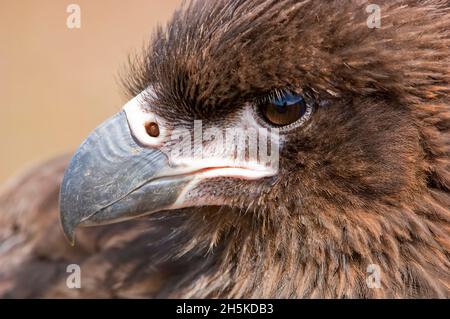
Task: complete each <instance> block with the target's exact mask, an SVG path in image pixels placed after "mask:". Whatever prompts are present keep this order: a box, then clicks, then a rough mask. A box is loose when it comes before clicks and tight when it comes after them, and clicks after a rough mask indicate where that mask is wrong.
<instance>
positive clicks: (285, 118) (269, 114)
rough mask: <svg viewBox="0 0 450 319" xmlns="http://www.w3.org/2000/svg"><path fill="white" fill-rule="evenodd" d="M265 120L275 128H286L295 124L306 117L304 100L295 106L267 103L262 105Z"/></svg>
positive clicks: (300, 100)
mask: <svg viewBox="0 0 450 319" xmlns="http://www.w3.org/2000/svg"><path fill="white" fill-rule="evenodd" d="M261 112H262V114H263V115H264V117H265V119H266V120H267V121H268V122H269V123H271V124H272V125H275V126H286V125H290V124H293V123H295V122H296V121H298V120H299V119H301V118H302V117H303V115H305V112H306V104H305V101H304V100H303V99H299V101H298V102H296V103H293V104H288V103H287V102H286V103H283V104H280V103H273V102H267V103H265V104H263V105H261Z"/></svg>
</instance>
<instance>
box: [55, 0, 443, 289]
mask: <svg viewBox="0 0 450 319" xmlns="http://www.w3.org/2000/svg"><path fill="white" fill-rule="evenodd" d="M377 3H378V7H377V8H375V10H378V9H379V10H381V11H380V12H379V13H380V17H381V20H380V21H379V22H380V26H379V27H380V28H373V27H371V26H370V23H369V22H370V21H369V20H370V15H371V14H372V12H371V11H370V10H367V8H368V5H369V3H367V2H365V1H356V0H355V1H312V0H304V1H297V0H232V1H229V0H227V1H225V0H217V1H212V0H211V1H193V2H189V3H188V4H186V5H184V6H183V7H182V8H181V9H180V10H179V11H177V12H176V14H175V15H174V17H173V19H172V20H171V22H170V23H169V24H168V25H167V27H165V28H159V29H158V30H157V31H156V32H155V34H154V37H153V39H152V41H151V45H150V46H149V48H148V49H147V50H146V51H145V53H144V54H143V55H142V58H139V59H134V60H133V61H132V63H131V67H130V70H131V72H130V77H129V78H127V79H126V84H127V88H128V91H129V92H130V95H131V100H130V102H128V103H127V104H126V105H125V106H124V108H123V110H122V111H120V112H119V113H118V114H117V115H115V116H114V117H112V118H111V119H110V120H108V121H106V122H105V123H104V124H103V125H101V126H100V127H99V128H97V129H96V130H95V131H94V132H93V133H92V134H91V135H90V136H89V137H88V138H87V140H86V141H85V142H84V143H83V144H82V146H81V147H80V148H79V150H78V151H77V152H76V154H75V155H74V157H73V159H72V162H71V164H70V166H69V168H68V169H67V171H66V174H65V178H64V182H63V185H62V189H61V198H60V199H61V218H62V223H63V227H64V230H65V233H66V234H67V235H68V237H69V238H70V239H72V240H73V239H74V231H75V228H76V227H77V226H80V225H81V226H93V225H102V224H109V223H114V222H118V221H124V220H128V219H132V218H136V217H142V216H145V215H149V214H153V213H156V212H161V211H163V212H164V213H163V214H162V215H161V216H163V217H162V218H163V219H164V218H165V217H164V216H170V215H171V214H176V213H177V212H179V211H180V210H182V211H183V213H184V215H185V218H184V222H183V223H182V224H181V225H179V229H177V231H179V232H182V233H183V234H184V236H185V239H186V240H185V242H184V245H183V246H181V245H180V247H177V248H178V249H179V250H189V249H196V247H203V248H205V247H206V248H207V253H210V254H216V255H215V260H216V261H215V263H214V267H213V268H214V269H216V272H215V273H211V272H209V273H208V274H205V276H208V278H209V279H208V283H209V284H210V285H211V286H210V288H208V289H210V290H208V291H209V292H210V293H211V295H225V296H266V297H267V296H284V297H293V296H297V297H300V296H312V297H314V296H336V297H342V296H347V297H357V296H384V297H393V296H394V297H395V296H424V295H427V296H437V297H442V296H449V286H450V275H449V271H450V260H449V253H450V209H449V207H450V193H449V192H450V103H449V90H450V86H449V81H450V69H449V66H450V53H449V50H450V49H449V48H450V11H449V8H450V6H449V3H448V1H440V0H430V1H419V0H395V1H392V0H390V1H378V2H377ZM368 21H369V22H368ZM232 133H235V134H232ZM242 137H243V141H244V142H242V140H241V143H237V142H236V141H238V140H239V139H240V138H241V139H242ZM240 155H242V156H240ZM194 207H195V209H194ZM205 207H206V208H205ZM189 208H190V209H189ZM177 254H179V251H177V250H176V249H175V250H174V251H168V252H167V255H173V256H175V255H177ZM370 265H376V266H378V267H379V268H380V269H381V272H382V276H383V277H382V278H383V280H382V283H381V284H382V289H371V288H373V287H370V285H369V287H368V285H367V284H366V277H367V276H368V273H367V269H368V267H369V266H370ZM211 267H212V266H211ZM220 275H223V276H224V277H220ZM224 278H226V279H224ZM237 279H239V281H238V280H237ZM205 289H206V288H205ZM213 291H214V293H213ZM205 294H206V293H205Z"/></svg>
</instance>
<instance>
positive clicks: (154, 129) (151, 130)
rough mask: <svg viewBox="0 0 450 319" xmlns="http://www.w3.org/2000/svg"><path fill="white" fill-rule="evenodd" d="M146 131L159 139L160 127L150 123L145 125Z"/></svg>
mask: <svg viewBox="0 0 450 319" xmlns="http://www.w3.org/2000/svg"><path fill="white" fill-rule="evenodd" d="M145 131H146V132H147V134H148V135H150V136H151V137H159V134H160V132H159V126H158V124H157V123H155V122H149V123H146V124H145Z"/></svg>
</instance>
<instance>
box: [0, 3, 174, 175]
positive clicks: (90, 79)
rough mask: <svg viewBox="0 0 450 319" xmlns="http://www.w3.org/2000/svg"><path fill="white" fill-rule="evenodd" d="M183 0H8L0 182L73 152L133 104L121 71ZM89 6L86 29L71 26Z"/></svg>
mask: <svg viewBox="0 0 450 319" xmlns="http://www.w3.org/2000/svg"><path fill="white" fill-rule="evenodd" d="M181 2H182V1H181V0H129V1H123V0H69V1H65V0H18V1H12V0H0V184H1V183H3V182H4V181H6V179H7V178H8V177H11V176H13V175H14V174H16V173H17V172H19V171H20V169H22V168H24V166H27V165H30V164H32V163H36V162H38V161H41V160H45V159H48V158H51V157H52V156H55V155H58V154H62V153H65V152H70V151H73V150H74V149H75V148H76V147H77V146H78V145H79V144H80V143H81V142H82V141H83V139H84V138H85V137H86V136H87V135H88V133H89V132H90V131H91V130H92V129H94V128H95V127H96V126H97V125H98V124H100V123H101V122H102V121H103V120H105V119H106V118H108V117H109V116H111V115H112V114H114V113H115V112H117V111H118V110H119V109H120V107H121V106H122V105H123V103H124V102H126V101H125V98H124V94H123V92H122V91H121V89H120V85H119V80H118V78H119V77H118V74H119V71H121V70H123V68H124V66H125V65H126V64H125V63H126V60H127V56H128V54H129V53H133V52H135V51H136V50H138V49H139V48H141V47H142V45H143V43H144V41H146V40H148V38H149V36H150V35H151V33H152V30H153V28H154V27H155V25H156V24H158V23H165V22H166V21H167V20H168V19H169V18H170V16H171V14H172V12H173V11H174V10H175V9H176V7H177V6H178V5H179V4H180V3H181ZM72 3H74V4H78V5H79V6H80V8H81V29H69V28H67V26H66V20H67V17H68V16H69V15H70V13H67V12H66V10H67V6H68V5H69V4H72Z"/></svg>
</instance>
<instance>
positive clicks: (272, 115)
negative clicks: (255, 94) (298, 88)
mask: <svg viewBox="0 0 450 319" xmlns="http://www.w3.org/2000/svg"><path fill="white" fill-rule="evenodd" d="M253 105H254V110H255V112H256V114H257V115H258V118H259V120H260V121H261V122H263V123H264V124H265V125H268V126H269V127H270V128H276V129H279V130H280V131H289V130H293V129H295V128H298V127H301V126H303V125H304V124H305V123H306V122H307V121H308V120H309V119H310V118H311V115H312V113H313V111H314V107H313V103H310V99H309V97H308V96H307V95H304V94H298V93H294V91H287V90H286V91H276V92H274V93H272V94H270V95H268V96H266V97H264V98H262V99H259V100H256V101H255V103H254V104H253Z"/></svg>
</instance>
